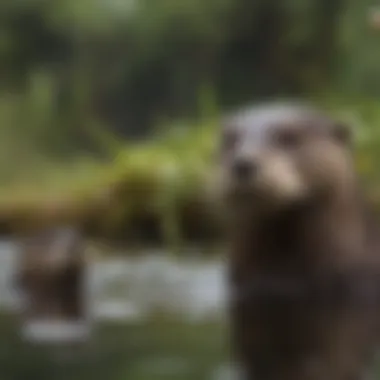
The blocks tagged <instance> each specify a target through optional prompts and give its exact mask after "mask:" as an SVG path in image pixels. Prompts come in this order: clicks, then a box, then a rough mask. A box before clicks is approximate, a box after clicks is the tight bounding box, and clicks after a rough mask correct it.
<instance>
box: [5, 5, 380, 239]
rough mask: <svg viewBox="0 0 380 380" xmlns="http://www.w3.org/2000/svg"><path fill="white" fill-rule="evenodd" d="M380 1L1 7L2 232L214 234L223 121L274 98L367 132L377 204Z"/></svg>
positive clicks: (361, 149) (366, 167)
mask: <svg viewBox="0 0 380 380" xmlns="http://www.w3.org/2000/svg"><path fill="white" fill-rule="evenodd" d="M376 5H377V4H376V2H374V1H369V0H361V1H360V2H358V1H354V0H336V1H331V0H283V1H281V2H278V1H275V0H208V1H207V2H205V1H200V0H181V1H178V0H160V1H158V0H55V1H48V0H2V1H1V3H0V73H1V81H0V184H1V188H0V189H1V190H0V230H1V232H3V233H9V232H14V231H16V232H17V231H19V230H22V229H24V228H28V227H29V226H30V225H36V224H38V223H41V224H44V223H51V222H52V221H53V220H54V221H59V222H61V221H63V220H64V221H70V222H76V223H78V224H80V225H81V226H83V227H84V229H86V231H88V232H89V233H90V234H92V235H93V236H96V237H102V238H104V237H105V238H107V239H111V240H112V239H119V238H120V237H122V238H123V240H127V241H128V240H133V239H135V240H142V241H146V240H148V238H149V239H150V240H152V241H154V242H155V243H157V242H158V241H159V242H164V243H170V244H178V243H179V241H182V240H186V239H198V240H199V239H203V240H204V239H205V238H208V237H211V236H214V235H215V230H217V228H214V227H213V226H214V224H215V221H214V220H213V217H212V215H211V214H212V210H210V208H212V206H209V204H208V199H206V198H207V197H206V196H205V195H204V184H205V180H206V179H207V178H208V177H210V171H209V166H210V164H212V159H213V149H214V147H215V143H216V133H217V127H218V119H219V117H220V116H221V115H223V113H225V112H226V111H229V110H231V109H234V107H237V106H240V105H243V104H246V103H250V102H254V101H257V100H263V99H272V98H277V99H278V98H289V97H291V98H306V99H309V100H312V101H313V102H315V103H317V104H319V105H322V106H324V107H326V108H328V109H329V111H331V112H333V113H336V114H338V115H339V116H340V117H342V118H344V119H345V120H347V121H349V122H351V123H353V124H354V125H355V126H357V130H358V133H357V136H358V139H357V148H358V167H359V169H360V170H361V172H362V173H363V175H364V176H365V178H366V179H367V180H368V181H369V182H370V184H371V187H370V189H371V194H372V195H373V196H374V198H376V193H377V191H376V187H377V179H378V178H377V177H378V174H377V171H376V162H377V146H378V144H379V137H378V136H379V133H380V129H379V128H378V123H379V122H380V104H378V96H379V95H380V75H379V74H380V49H379V48H378V47H379V42H380V21H379V20H378V19H379V13H378V10H377V9H376ZM99 215H101V216H102V217H101V218H99ZM99 219H101V222H100V221H99ZM200 220H207V222H205V223H199V221H200Z"/></svg>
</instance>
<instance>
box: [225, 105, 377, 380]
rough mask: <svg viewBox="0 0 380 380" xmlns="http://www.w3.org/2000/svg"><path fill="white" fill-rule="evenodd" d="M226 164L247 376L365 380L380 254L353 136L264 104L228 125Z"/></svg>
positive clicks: (236, 335) (235, 301)
mask: <svg viewBox="0 0 380 380" xmlns="http://www.w3.org/2000/svg"><path fill="white" fill-rule="evenodd" d="M221 161H222V164H221V183H222V186H221V188H222V189H223V196H224V203H225V205H226V208H227V212H228V216H229V218H228V220H229V227H228V232H229V240H230V243H231V249H230V254H229V257H228V258H229V273H230V288H231V290H232V299H231V304H230V305H231V327H232V338H233V346H234V351H235V353H236V358H237V360H238V361H239V362H240V364H241V365H242V367H243V369H244V370H245V372H246V375H247V378H248V379H253V378H255V379H259V380H261V379H268V380H270V379H276V380H279V379H292V380H295V379H300V380H301V379H316V380H317V379H318V380H319V379H321V380H322V379H326V378H329V379H334V380H338V379H339V380H340V379H341V380H343V379H361V378H362V377H363V376H364V375H367V370H368V366H369V363H371V359H372V355H373V354H374V352H375V347H376V343H377V333H378V327H379V326H378V322H377V319H378V316H379V314H378V300H377V299H376V293H377V276H378V273H379V272H380V271H379V268H380V265H379V262H380V260H379V259H380V256H379V250H378V246H379V244H378V240H379V239H378V237H377V226H376V225H375V224H374V223H373V220H372V219H371V218H370V217H369V213H368V210H367V207H366V206H365V202H364V200H363V197H362V195H361V192H360V189H359V185H358V183H359V182H358V179H357V176H356V173H355V171H354V169H353V167H354V166H353V162H352V161H353V160H352V154H351V151H350V132H349V130H348V129H347V128H346V127H345V126H344V125H341V124H339V123H336V122H335V121H334V120H332V119H331V118H329V117H328V116H326V115H324V114H323V113H321V112H319V111H318V110H315V109H313V108H309V107H303V106H295V105H267V106H262V107H256V108H253V109H248V110H247V111H243V112H241V113H238V114H237V115H235V116H233V117H231V118H228V119H227V120H226V121H225V125H224V128H223V137H222V146H221Z"/></svg>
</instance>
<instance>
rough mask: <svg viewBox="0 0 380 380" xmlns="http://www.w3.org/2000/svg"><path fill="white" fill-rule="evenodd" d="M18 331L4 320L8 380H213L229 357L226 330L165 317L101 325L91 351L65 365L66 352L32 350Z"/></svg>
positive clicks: (0, 358) (2, 355)
mask: <svg viewBox="0 0 380 380" xmlns="http://www.w3.org/2000/svg"><path fill="white" fill-rule="evenodd" d="M16 329H17V325H16V324H15V320H14V319H13V318H12V317H10V318H9V317H5V316H3V317H1V318H0V331H1V336H2V342H3V344H2V346H1V347H2V348H1V347H0V370H1V373H2V379H4V380H8V379H12V380H18V379H20V380H21V379H25V378H38V379H41V380H44V379H46V380H47V379H52V378H54V379H78V380H79V379H81V380H85V379H91V380H97V379H99V380H100V379H101V380H103V379H105V378H107V379H109V380H128V379H133V380H159V379H160V380H161V379H167V380H170V379H173V380H174V379H175V380H190V379H195V378H197V379H201V380H202V379H205V380H206V379H207V380H209V379H210V378H211V375H212V374H213V371H214V370H215V369H216V367H217V366H218V365H220V364H223V363H224V362H225V361H226V360H227V357H228V356H227V355H228V353H227V349H228V345H227V340H226V332H225V330H224V326H222V325H220V324H216V323H200V324H187V323H185V322H181V321H178V320H172V319H162V318H160V319H152V320H148V321H144V322H143V321H141V322H136V323H132V324H130V323H120V324H114V323H113V324H101V325H99V326H98V327H97V331H96V332H95V333H94V336H93V338H92V342H91V343H89V344H88V346H87V348H84V349H78V351H73V349H69V350H68V351H70V352H71V353H73V352H75V354H74V355H71V358H69V359H67V360H65V361H63V360H60V359H59V355H60V356H61V357H62V354H64V352H65V351H66V350H65V348H61V349H55V350H54V349H53V350H52V348H51V347H43V346H42V347H39V348H38V347H37V348H36V347H35V346H30V345H27V344H25V343H23V342H21V341H20V339H19V338H18V337H17V330H16ZM57 357H58V359H57ZM57 360H58V362H57Z"/></svg>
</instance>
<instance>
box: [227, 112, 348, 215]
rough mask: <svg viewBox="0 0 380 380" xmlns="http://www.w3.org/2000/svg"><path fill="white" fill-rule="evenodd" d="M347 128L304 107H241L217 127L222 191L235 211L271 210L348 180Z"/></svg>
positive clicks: (334, 189) (338, 191) (336, 189)
mask: <svg viewBox="0 0 380 380" xmlns="http://www.w3.org/2000/svg"><path fill="white" fill-rule="evenodd" d="M350 137H351V136H350V131H349V129H348V128H347V127H346V126H345V125H343V124H340V123H337V122H335V121H334V120H332V119H330V118H329V117H327V116H326V115H324V114H322V113H320V112H318V111H316V110H313V109H311V108H308V107H302V106H293V105H269V106H263V107H255V108H253V109H248V110H246V111H243V112H240V113H238V114H236V115H234V116H232V117H230V118H227V119H226V120H225V121H224V125H223V129H222V139H221V140H222V141H221V147H220V155H221V166H220V168H221V179H222V181H221V182H222V185H221V188H222V192H223V194H224V196H225V199H226V200H227V201H228V202H227V203H228V204H229V205H231V204H232V205H233V207H235V208H236V207H237V205H241V207H240V208H239V212H241V211H242V209H243V210H245V211H257V212H259V211H262V212H276V211H279V210H282V209H284V208H291V207H296V206H297V205H300V204H302V203H304V202H307V201H309V200H312V199H314V198H317V197H322V196H329V195H331V196H333V195H334V196H335V195H337V196H341V195H342V192H344V191H345V189H346V188H347V186H348V187H350V184H349V183H350V182H352V181H353V179H354V178H353V171H352V162H351V154H350V149H349V148H350V147H349V146H350V144H349V143H350Z"/></svg>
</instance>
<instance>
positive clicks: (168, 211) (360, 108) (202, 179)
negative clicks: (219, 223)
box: [0, 95, 380, 246]
mask: <svg viewBox="0 0 380 380" xmlns="http://www.w3.org/2000/svg"><path fill="white" fill-rule="evenodd" d="M320 99H322V101H320ZM318 102H319V103H320V104H321V105H322V106H323V107H325V108H327V109H328V110H329V112H331V113H333V114H335V115H337V116H339V118H341V119H343V120H346V121H347V122H348V123H350V124H353V125H355V126H356V128H355V142H356V143H355V152H356V163H357V167H358V170H359V172H360V173H361V174H362V176H363V178H364V179H365V180H366V183H367V184H368V189H369V191H370V195H371V197H372V198H373V200H374V201H375V202H376V203H378V204H380V191H379V190H380V186H379V185H380V182H379V179H380V176H379V173H378V170H377V162H379V160H380V150H379V149H378V147H380V128H379V127H378V125H379V124H380V106H379V105H378V104H377V102H376V101H375V100H372V99H359V100H358V99H348V100H347V98H345V99H342V98H340V97H334V96H326V95H325V96H324V97H323V98H319V99H318ZM214 113H215V111H213V114H214ZM209 114H210V113H209ZM209 114H207V113H206V115H205V117H204V119H203V121H201V122H199V123H198V125H192V126H191V128H188V127H187V125H186V124H185V125H174V126H171V127H170V128H165V129H164V128H160V129H158V130H157V133H156V134H155V135H154V136H153V137H152V138H151V139H150V140H149V141H146V142H143V143H139V144H128V143H127V142H123V141H119V140H117V139H116V138H112V136H106V135H105V134H104V133H103V135H101V133H100V134H98V137H99V139H100V140H101V141H102V142H105V143H107V144H108V146H107V149H108V150H109V152H110V156H111V157H112V159H110V160H108V161H107V162H104V161H103V162H102V161H98V160H95V159H94V158H92V157H80V158H78V159H76V160H75V161H74V162H73V163H71V164H65V165H60V164H50V165H48V164H45V165H44V166H43V167H42V168H41V166H39V170H32V168H31V169H30V170H29V171H30V172H31V173H33V175H29V176H25V175H20V176H19V177H18V178H17V179H14V180H12V181H8V182H7V183H5V184H4V185H3V186H2V187H1V188H0V226H2V227H3V229H4V230H12V231H16V232H17V231H20V230H22V229H23V228H29V227H31V226H38V225H45V224H51V223H53V222H56V223H62V222H69V223H77V224H78V225H86V226H87V225H90V226H91V227H89V228H90V229H91V228H92V229H93V230H94V231H96V234H97V235H107V234H108V235H107V236H115V235H124V236H129V235H128V233H126V231H129V230H132V229H133V228H134V226H135V225H137V224H138V222H140V223H141V228H142V229H144V228H145V226H146V224H147V223H148V222H149V223H150V225H152V224H153V225H154V226H155V227H154V228H155V229H156V230H157V231H158V232H156V233H157V234H158V235H160V236H161V237H162V239H163V240H164V241H165V242H166V243H168V244H171V245H172V246H175V245H178V244H180V243H181V240H182V239H184V238H186V236H185V235H186V234H187V233H188V230H192V229H197V228H198V229H200V230H202V228H204V226H206V225H207V224H209V225H210V224H212V223H214V222H215V220H214V219H213V217H214V216H213V210H212V208H213V207H214V206H215V205H214V204H213V202H210V199H209V197H208V195H209V194H207V192H206V191H205V189H206V184H207V180H208V179H209V177H210V168H211V165H212V162H213V158H214V155H215V143H216V141H217V139H216V133H217V118H216V117H212V116H211V117H210V116H209ZM99 131H100V132H101V130H99ZM32 161H33V160H31V162H32ZM45 161H47V160H45ZM0 180H1V178H0ZM202 221H203V225H202ZM95 225H96V226H95ZM190 235H191V234H190Z"/></svg>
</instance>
